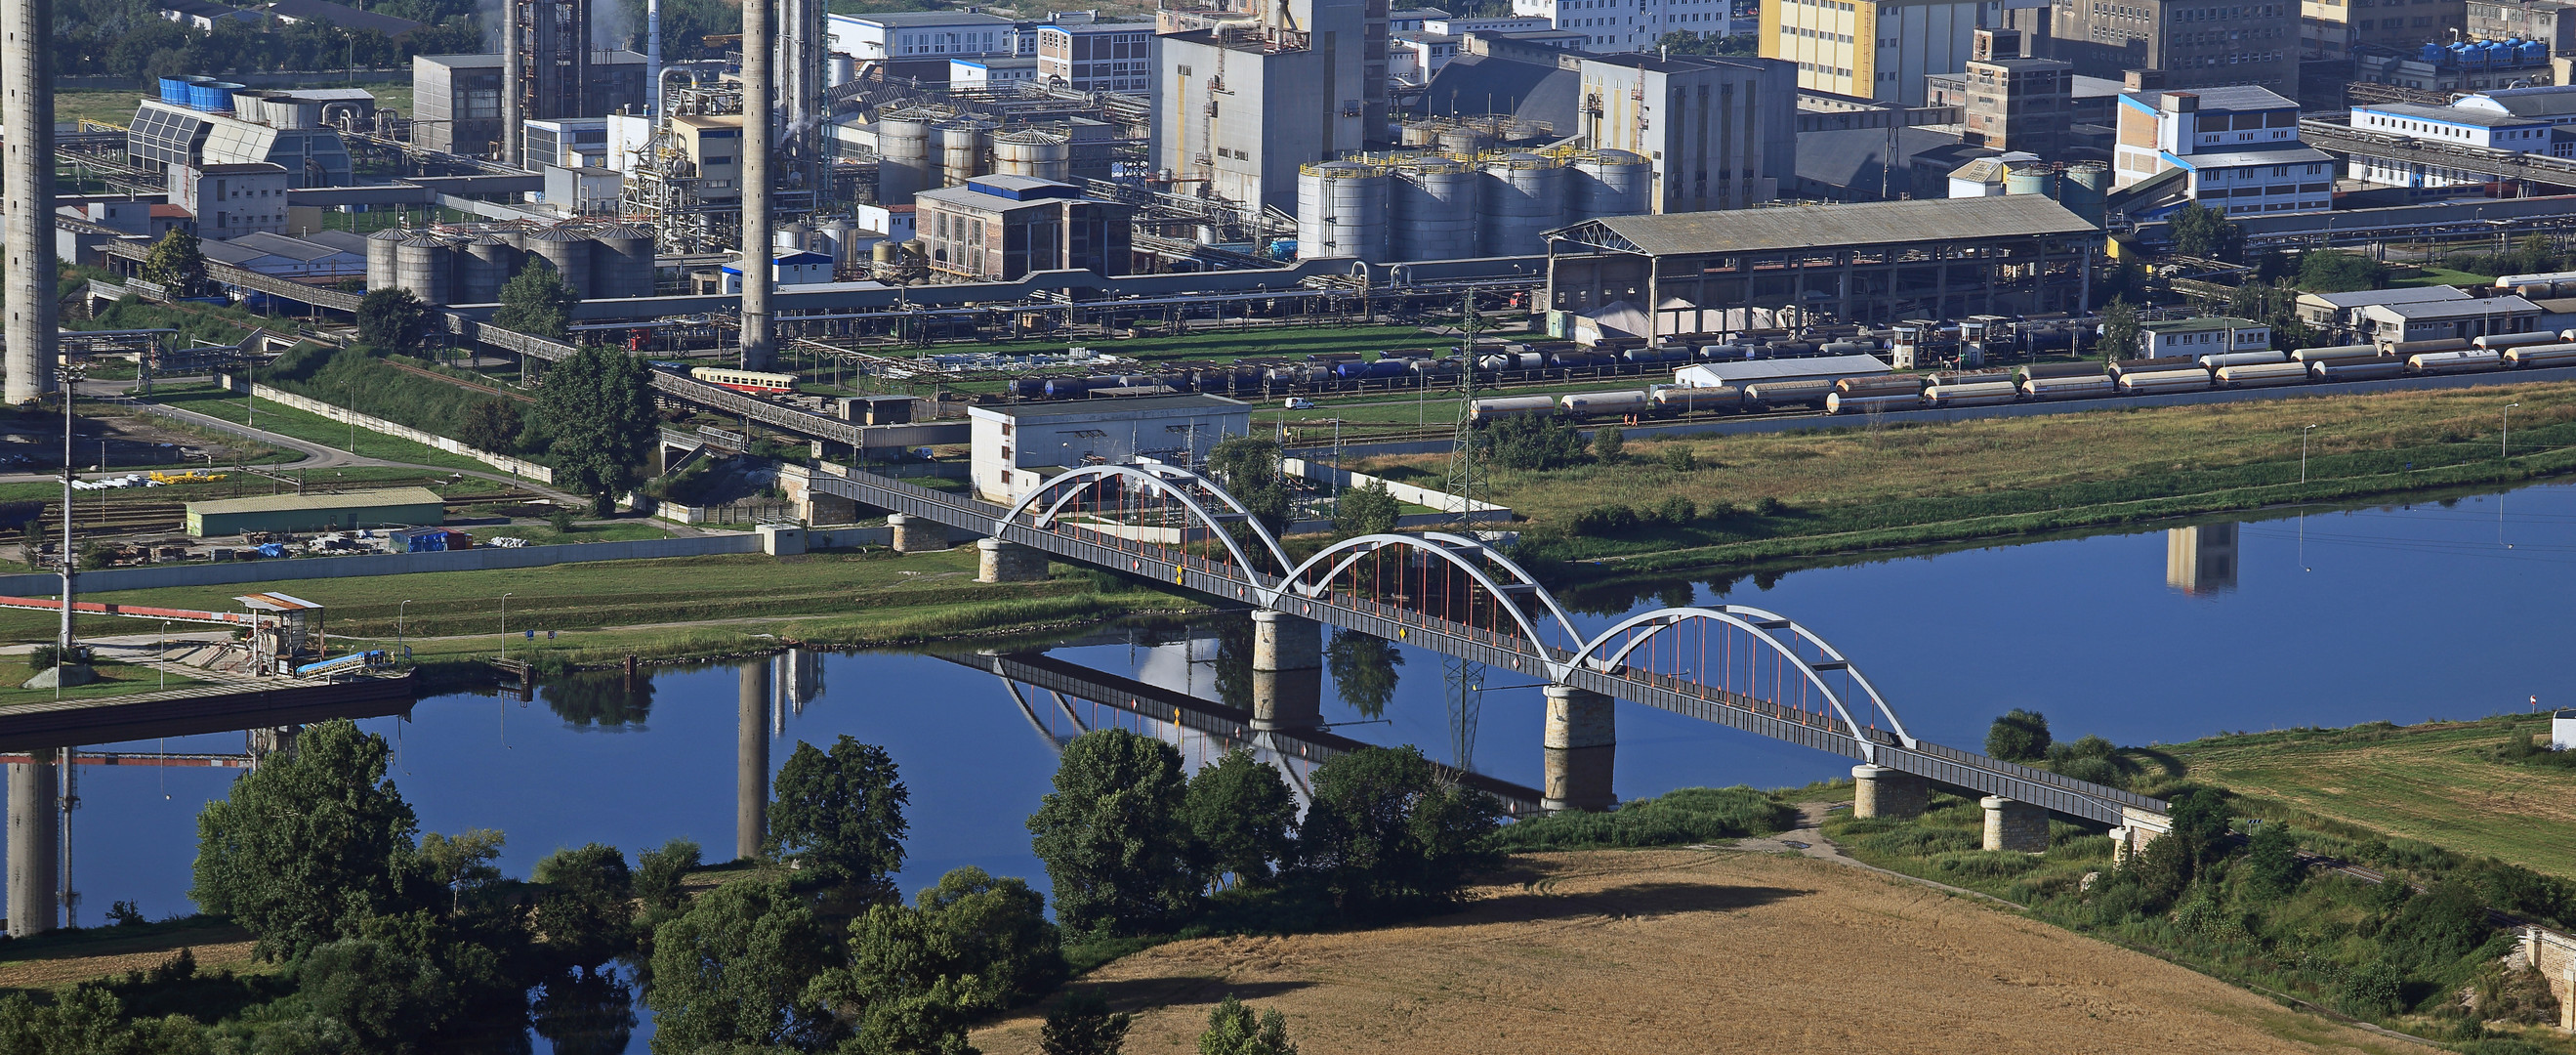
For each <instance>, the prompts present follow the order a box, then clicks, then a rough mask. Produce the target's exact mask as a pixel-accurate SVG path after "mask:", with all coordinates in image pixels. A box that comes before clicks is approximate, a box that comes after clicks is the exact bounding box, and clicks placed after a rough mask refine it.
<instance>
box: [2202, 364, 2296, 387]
mask: <svg viewBox="0 0 2576 1055" xmlns="http://www.w3.org/2000/svg"><path fill="white" fill-rule="evenodd" d="M2307 380H2308V366H2307V364H2306V363H2245V364H2242V365H2239V366H2222V367H2220V368H2218V387H2220V388H2263V387H2267V386H2270V385H2296V384H2304V383H2306V382H2307Z"/></svg>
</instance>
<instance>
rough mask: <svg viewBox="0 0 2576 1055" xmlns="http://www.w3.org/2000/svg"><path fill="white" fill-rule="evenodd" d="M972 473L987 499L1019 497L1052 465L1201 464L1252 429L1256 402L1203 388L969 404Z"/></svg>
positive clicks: (1038, 482)
mask: <svg viewBox="0 0 2576 1055" xmlns="http://www.w3.org/2000/svg"><path fill="white" fill-rule="evenodd" d="M966 416H967V419H968V421H969V422H970V425H971V428H970V435H971V437H972V439H973V444H974V447H973V449H974V455H973V457H972V459H971V461H972V466H971V468H970V472H971V473H972V474H973V475H974V478H975V490H976V493H977V494H978V495H980V496H981V497H983V498H984V499H985V500H986V501H992V502H1011V501H1017V500H1018V499H1019V498H1020V496H1022V495H1025V494H1027V493H1029V492H1030V491H1033V490H1036V489H1037V488H1038V486H1039V485H1041V484H1043V483H1045V482H1046V479H1047V477H1049V476H1052V475H1054V474H1053V473H1050V472H1046V471H1044V470H1047V469H1070V468H1074V467H1077V466H1083V465H1099V464H1103V463H1107V464H1112V465H1115V464H1120V463H1124V462H1130V461H1133V460H1135V459H1136V458H1139V457H1143V458H1152V459H1155V460H1157V461H1163V462H1169V463H1172V464H1174V465H1196V464H1199V463H1200V462H1201V461H1204V460H1205V459H1206V458H1207V454H1208V452H1209V451H1210V450H1213V449H1215V447H1216V445H1217V444H1218V443H1219V442H1221V441H1223V440H1224V439H1225V438H1226V437H1228V436H1243V435H1249V434H1250V433H1251V431H1252V406H1251V404H1248V403H1243V402H1240V401H1237V400H1232V399H1227V398H1225V397H1224V396H1211V395H1205V394H1199V393H1193V394H1189V395H1178V396H1134V397H1123V398H1116V399H1089V400H1083V401H1081V402H1074V403H1005V404H1002V405H999V406H990V407H981V406H978V407H968V408H966Z"/></svg>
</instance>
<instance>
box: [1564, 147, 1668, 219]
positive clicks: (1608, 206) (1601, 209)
mask: <svg viewBox="0 0 2576 1055" xmlns="http://www.w3.org/2000/svg"><path fill="white" fill-rule="evenodd" d="M1571 168H1572V171H1571V173H1570V174H1569V177H1568V178H1570V179H1572V180H1573V182H1574V204H1573V211H1571V212H1569V213H1567V214H1566V217H1565V219H1566V222H1568V223H1576V222H1580V221H1583V220H1590V219H1594V218H1596V217H1602V216H1642V215H1644V214H1645V213H1646V212H1647V211H1648V210H1649V209H1651V208H1652V206H1653V200H1654V198H1653V196H1654V186H1655V167H1654V166H1653V165H1651V164H1649V163H1647V161H1646V159H1645V158H1643V157H1640V156H1638V155H1636V154H1632V153H1629V152H1627V151H1625V150H1586V151H1584V152H1583V153H1580V154H1577V155H1575V156H1574V164H1573V165H1572V166H1571Z"/></svg>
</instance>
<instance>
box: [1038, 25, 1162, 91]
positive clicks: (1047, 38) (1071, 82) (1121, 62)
mask: <svg viewBox="0 0 2576 1055" xmlns="http://www.w3.org/2000/svg"><path fill="white" fill-rule="evenodd" d="M1037 42H1038V50H1037V60H1038V67H1037V75H1038V76H1039V77H1040V78H1054V79H1055V80H1059V81H1062V82H1064V85H1065V86H1066V87H1068V88H1071V89H1073V90H1075V91H1078V92H1147V91H1152V90H1153V87H1154V23H1152V22H1088V23H1077V24H1072V25H1050V26H1040V27H1038V31H1037Z"/></svg>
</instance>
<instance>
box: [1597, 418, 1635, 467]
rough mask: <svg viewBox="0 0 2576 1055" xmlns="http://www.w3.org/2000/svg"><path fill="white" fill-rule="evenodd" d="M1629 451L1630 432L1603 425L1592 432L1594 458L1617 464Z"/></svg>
mask: <svg viewBox="0 0 2576 1055" xmlns="http://www.w3.org/2000/svg"><path fill="white" fill-rule="evenodd" d="M1627 451H1628V432H1627V430H1625V429H1622V428H1620V427H1619V426H1617V425H1603V426H1601V427H1600V428H1597V429H1594V430H1592V456H1593V457H1595V458H1599V459H1601V460H1602V461H1605V462H1615V461H1618V460H1619V459H1620V457H1621V456H1623V455H1625V454H1626V453H1627Z"/></svg>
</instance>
